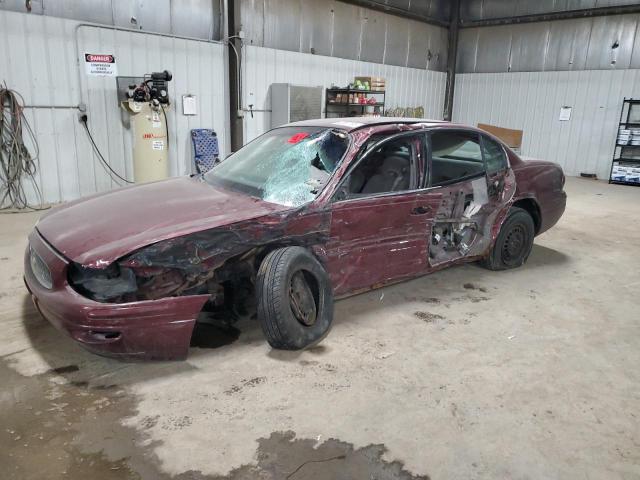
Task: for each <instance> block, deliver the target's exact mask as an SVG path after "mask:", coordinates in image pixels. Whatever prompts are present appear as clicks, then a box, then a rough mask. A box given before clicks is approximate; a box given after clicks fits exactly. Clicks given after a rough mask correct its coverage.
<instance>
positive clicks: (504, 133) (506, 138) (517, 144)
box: [478, 123, 522, 150]
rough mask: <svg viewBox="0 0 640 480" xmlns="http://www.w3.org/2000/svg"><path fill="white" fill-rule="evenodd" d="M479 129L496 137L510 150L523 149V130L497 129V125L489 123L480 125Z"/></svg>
mask: <svg viewBox="0 0 640 480" xmlns="http://www.w3.org/2000/svg"><path fill="white" fill-rule="evenodd" d="M478 128H479V129H480V130H484V131H485V132H489V133H490V134H492V135H495V136H496V137H498V138H499V139H500V140H502V141H503V142H504V143H506V144H507V145H508V146H509V148H512V149H518V150H519V149H520V148H521V147H522V130H512V129H510V128H504V127H496V126H495V125H489V124H488V123H479V124H478Z"/></svg>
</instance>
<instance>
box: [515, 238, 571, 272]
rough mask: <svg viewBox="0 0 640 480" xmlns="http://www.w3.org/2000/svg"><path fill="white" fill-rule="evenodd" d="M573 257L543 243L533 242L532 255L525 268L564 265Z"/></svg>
mask: <svg viewBox="0 0 640 480" xmlns="http://www.w3.org/2000/svg"><path fill="white" fill-rule="evenodd" d="M570 260H571V257H569V256H568V255H566V254H565V253H563V252H559V251H558V250H554V249H552V248H548V247H543V246H542V245H536V244H535V243H534V244H533V249H532V250H531V255H529V259H528V260H527V263H526V264H525V267H524V268H538V267H549V266H552V265H562V264H564V263H568V262H569V261H570Z"/></svg>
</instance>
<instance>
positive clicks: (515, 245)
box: [502, 225, 527, 265]
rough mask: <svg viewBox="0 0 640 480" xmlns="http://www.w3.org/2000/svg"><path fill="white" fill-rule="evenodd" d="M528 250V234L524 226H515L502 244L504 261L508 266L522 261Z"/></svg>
mask: <svg viewBox="0 0 640 480" xmlns="http://www.w3.org/2000/svg"><path fill="white" fill-rule="evenodd" d="M526 248H527V232H526V231H525V229H524V227H523V226H522V225H514V226H513V227H511V230H509V233H507V236H506V237H505V239H504V243H503V244H502V260H503V262H504V263H505V264H507V265H513V264H515V263H518V262H520V261H522V257H523V256H524V253H525V250H526Z"/></svg>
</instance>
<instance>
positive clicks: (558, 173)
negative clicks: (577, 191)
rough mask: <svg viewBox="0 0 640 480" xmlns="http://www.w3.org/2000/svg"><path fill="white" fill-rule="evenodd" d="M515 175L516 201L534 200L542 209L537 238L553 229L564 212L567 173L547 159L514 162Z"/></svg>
mask: <svg viewBox="0 0 640 480" xmlns="http://www.w3.org/2000/svg"><path fill="white" fill-rule="evenodd" d="M513 171H514V173H515V176H516V184H517V189H516V194H515V197H514V201H518V200H522V199H533V200H535V202H536V203H537V205H538V207H539V209H540V220H541V222H540V228H539V229H538V231H537V232H536V233H537V234H538V235H539V234H541V233H543V232H545V231H547V230H549V229H550V228H551V227H553V226H554V225H555V224H556V223H557V222H558V220H560V217H562V214H563V213H564V210H565V207H566V203H567V194H566V193H565V192H564V173H563V172H562V168H561V167H560V166H559V165H558V164H556V163H553V162H548V161H544V160H521V159H518V161H516V162H515V165H513Z"/></svg>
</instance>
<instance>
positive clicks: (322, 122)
mask: <svg viewBox="0 0 640 480" xmlns="http://www.w3.org/2000/svg"><path fill="white" fill-rule="evenodd" d="M417 123H419V124H423V125H424V126H425V127H429V126H438V125H442V124H449V122H445V121H444V120H431V119H426V118H405V117H341V118H316V119H313V120H303V121H301V122H293V123H288V124H286V125H282V126H283V127H325V128H338V129H340V130H346V131H347V132H351V131H353V130H357V129H359V128H362V127H367V126H375V125H397V124H407V125H408V124H417Z"/></svg>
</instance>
